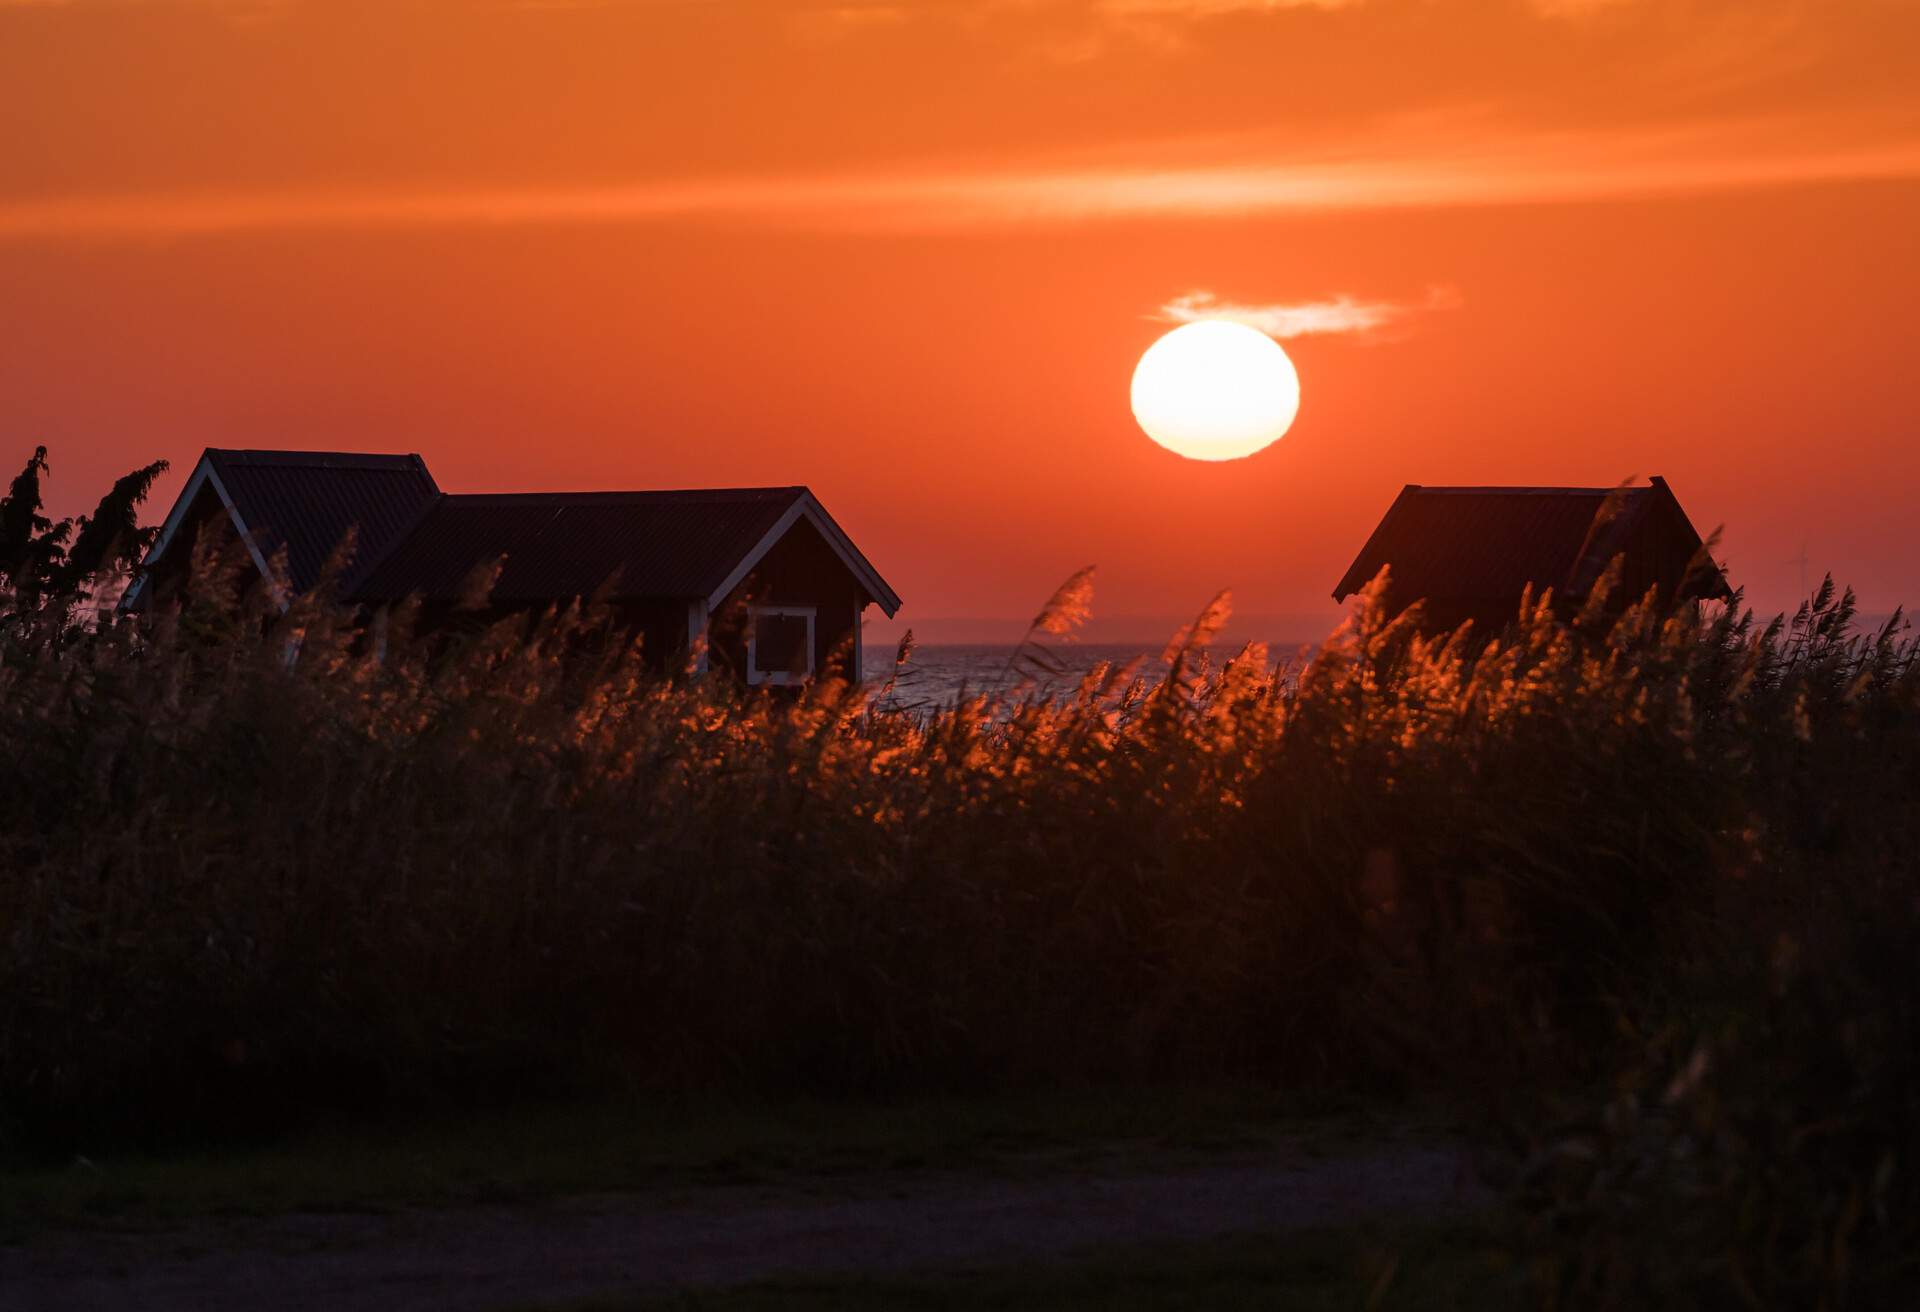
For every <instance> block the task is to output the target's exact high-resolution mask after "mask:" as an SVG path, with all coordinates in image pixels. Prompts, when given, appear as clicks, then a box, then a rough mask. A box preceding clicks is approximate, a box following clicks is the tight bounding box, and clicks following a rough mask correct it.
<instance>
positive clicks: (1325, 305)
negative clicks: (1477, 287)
mask: <svg viewBox="0 0 1920 1312" xmlns="http://www.w3.org/2000/svg"><path fill="white" fill-rule="evenodd" d="M1460 305H1461V298H1460V293H1459V292H1458V291H1456V290H1455V289H1453V288H1451V287H1432V288H1429V289H1428V291H1427V294H1426V296H1425V298H1423V299H1421V300H1418V301H1363V300H1361V299H1360V298H1359V297H1357V296H1349V295H1346V294H1344V293H1342V294H1341V295H1339V296H1334V297H1330V298H1329V299H1327V300H1323V301H1292V302H1284V303H1280V304H1269V305H1243V304H1238V303H1236V302H1233V301H1223V300H1221V299H1220V298H1219V297H1217V296H1215V295H1214V294H1213V293H1212V292H1209V291H1192V292H1188V293H1187V294H1186V295H1184V296H1176V297H1174V298H1173V299H1172V300H1170V301H1168V302H1167V303H1166V304H1165V305H1163V306H1161V307H1160V310H1159V312H1158V313H1157V314H1155V315H1154V316H1153V317H1154V318H1155V319H1157V320H1159V321H1160V322H1162V323H1199V322H1200V321H1201V320H1204V319H1231V320H1233V321H1235V322H1236V323H1244V324H1246V325H1247V326H1249V327H1252V328H1258V329H1259V330H1260V331H1261V332H1263V333H1265V334H1266V335H1267V336H1269V337H1274V338H1278V339H1280V340H1281V341H1286V340H1288V339H1290V338H1294V337H1319V336H1325V335H1329V334H1335V333H1352V334H1359V335H1364V336H1372V335H1375V334H1378V333H1380V332H1382V331H1383V330H1385V329H1388V328H1393V327H1397V326H1400V325H1403V324H1404V323H1405V322H1406V321H1407V320H1408V319H1411V318H1412V317H1414V316H1415V315H1419V314H1428V313H1431V312H1433V311H1435V310H1457V309H1459V308H1460Z"/></svg>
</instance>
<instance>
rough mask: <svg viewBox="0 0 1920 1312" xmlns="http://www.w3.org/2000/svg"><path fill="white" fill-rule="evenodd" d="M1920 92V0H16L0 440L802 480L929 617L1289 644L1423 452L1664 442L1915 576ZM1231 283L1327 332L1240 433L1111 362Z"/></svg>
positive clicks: (69, 477)
mask: <svg viewBox="0 0 1920 1312" xmlns="http://www.w3.org/2000/svg"><path fill="white" fill-rule="evenodd" d="M1916 87H1920V4H1916V3H1913V2H1912V0H1505V2H1502V0H951V2H946V0H920V2H919V3H898V4H884V3H861V2H859V0H838V2H837V3H820V4H815V3H811V2H810V0H777V2H776V0H517V2H516V0H311V2H304V3H303V2H302V0H0V136H3V138H4V140H6V142H7V143H8V144H7V146H6V149H5V150H4V152H0V424H3V425H4V431H5V433H6V434H7V435H8V441H9V442H10V444H11V447H12V448H14V454H12V455H6V456H5V460H6V463H7V464H8V466H9V467H10V466H11V465H13V464H14V463H16V462H17V461H18V460H19V459H22V458H24V456H25V454H26V452H27V450H29V449H30V448H31V446H32V445H33V444H34V443H36V442H45V443H46V444H47V445H48V446H49V447H51V448H52V450H53V457H54V475H55V481H54V487H53V493H54V495H53V500H54V502H55V508H56V509H57V510H59V511H61V512H62V513H71V512H73V511H77V510H83V509H86V508H87V507H88V505H90V503H91V499H92V498H93V497H95V496H97V495H98V492H99V491H100V490H101V489H102V487H103V486H104V484H105V481H106V480H108V479H109V478H111V477H112V476H114V475H116V474H118V473H121V472H124V470H125V469H126V468H128V467H130V466H131V465H133V464H135V463H139V462H143V461H145V460H148V459H151V458H153V457H154V456H156V455H164V456H167V457H169V458H171V459H173V460H174V461H175V462H176V466H177V468H176V478H175V479H174V480H172V481H169V482H168V483H167V484H165V485H164V486H163V487H162V488H161V489H160V490H159V492H158V494H157V496H156V500H157V501H158V502H159V505H160V508H161V509H164V504H165V502H166V501H167V500H170V498H171V495H172V493H173V491H174V489H175V488H176V487H177V484H178V478H177V475H178V474H179V473H183V472H184V467H185V466H186V465H187V464H188V463H190V461H191V459H192V457H193V456H194V455H195V454H196V453H197V452H198V450H199V448H200V447H202V446H204V445H209V444H217V445H230V446H249V445H251V446H338V447H344V448H353V449H362V450H410V449H411V450H419V451H421V452H423V453H424V454H425V455H426V456H427V458H428V459H429V461H430V462H431V464H432V466H433V469H434V471H435V473H436V475H437V476H438V477H439V479H440V481H441V483H442V485H443V486H445V487H447V488H448V489H449V490H454V491H477V490H489V489H502V488H567V487H648V486H683V485H698V484H739V483H793V482H804V483H808V484H810V485H812V486H813V487H814V489H815V490H816V491H817V492H818V493H819V494H820V495H821V497H822V499H823V500H824V501H825V503H826V504H827V506H828V507H829V508H830V509H831V510H832V511H833V513H834V514H835V515H836V517H838V518H839V519H840V520H841V522H842V523H843V524H844V525H845V526H846V527H847V528H848V529H849V530H850V531H851V532H852V533H853V535H854V536H855V538H856V540H858V541H859V542H860V544H861V545H862V547H863V548H865V550H866V551H867V552H868V554H869V555H870V556H871V557H872V558H873V559H874V561H875V563H876V564H877V565H878V566H879V568H880V569H881V571H882V572H883V573H884V574H886V575H887V577H888V578H889V580H890V581H891V582H892V583H893V584H894V586H895V587H896V588H897V589H898V590H899V591H900V592H901V594H902V595H903V596H905V597H906V599H907V603H908V608H907V610H906V611H904V612H903V614H902V619H903V620H905V621H909V622H919V623H923V624H924V623H926V622H928V621H932V620H937V619H939V618H941V617H976V618H994V617H1019V616H1025V615H1028V614H1030V613H1031V612H1032V610H1033V608H1034V607H1035V606H1036V605H1037V604H1038V602H1039V601H1040V600H1042V599H1043V598H1044V597H1045V596H1046V594H1047V592H1048V591H1049V590H1050V589H1051V588H1052V586H1053V585H1054V584H1055V583H1056V582H1058V581H1059V580H1060V579H1061V578H1062V577H1064V576H1065V575H1066V574H1068V573H1069V572H1071V571H1072V570H1073V569H1074V568H1076V567H1078V566H1080V565H1083V564H1086V563H1089V562H1097V563H1098V564H1099V565H1100V566H1101V574H1100V580H1099V590H1098V596H1097V610H1098V611H1099V612H1100V613H1101V614H1102V615H1103V616H1107V617H1109V619H1110V621H1111V623H1110V625H1109V627H1108V630H1107V631H1108V632H1109V633H1110V634H1117V633H1119V632H1120V631H1122V630H1124V629H1126V628H1128V627H1129V626H1132V627H1134V628H1138V629H1140V630H1142V631H1146V632H1152V631H1156V626H1159V625H1161V624H1162V623H1163V622H1165V621H1166V620H1167V618H1168V617H1174V616H1178V615H1181V614H1184V613H1190V612H1192V611H1193V610H1196V609H1197V608H1198V607H1199V606H1200V605H1201V604H1202V603H1204V602H1205V600H1206V599H1207V598H1208V597H1209V596H1211V595H1212V593H1213V592H1214V591H1215V590H1216V589H1218V588H1220V587H1222V586H1230V587H1232V588H1233V589H1234V592H1235V597H1236V603H1237V606H1238V609H1239V611H1240V613H1241V614H1242V616H1243V617H1244V618H1243V626H1244V627H1245V629H1246V631H1247V632H1248V634H1249V636H1264V637H1269V638H1274V639H1292V638H1300V637H1314V636H1318V633H1319V632H1320V631H1321V630H1322V629H1323V628H1324V627H1325V625H1326V623H1327V622H1328V621H1329V620H1330V619H1331V618H1332V617H1334V616H1335V615H1336V614H1337V611H1336V608H1334V607H1333V605H1332V603H1331V602H1330V601H1329V600H1328V598H1327V592H1328V590H1329V589H1330V588H1331V586H1332V584H1333V582H1334V580H1335V579H1337V578H1338V576H1339V575H1340V573H1341V572H1342V571H1343V570H1344V568H1345V566H1346V564H1347V563H1348V561H1349V560H1350V559H1351V558H1352V556H1353V554H1354V552H1355V550H1356V549H1357V547H1358V545H1359V544H1360V542H1361V541H1362V540H1363V539H1364V538H1365V536H1366V534H1367V533H1368V531H1369V530H1370V529H1371V528H1372V526H1373V524H1374V522H1375V521H1376V520H1377V519H1378V517H1379V515H1380V513H1381V512H1382V511H1383V510H1384V509H1385V507H1386V505H1387V503H1388V502H1389V501H1390V500H1391V499H1392V497H1393V495H1394V493H1395V491H1397V489H1398V488H1399V487H1400V485H1401V484H1403V483H1406V482H1423V483H1448V482H1463V483H1504V482H1514V483H1520V482H1553V483H1575V484H1606V483H1612V482H1615V481H1617V480H1619V479H1621V478H1623V477H1626V476H1628V475H1631V474H1641V475H1645V474H1650V473H1660V474H1664V475H1666V476H1667V478H1668V479H1669V480H1670V481H1671V483H1672V484H1673V486H1674V488H1675V490H1676V491H1677V492H1678V493H1679V495H1680V497H1681V499H1682V501H1683V503H1684V504H1685V505H1686V506H1687V508H1688V510H1689V511H1690V512H1691V514H1692V515H1693V517H1694V520H1695V522H1696V524H1697V525H1698V526H1699V527H1700V528H1702V529H1703V530H1705V529H1708V528H1711V527H1712V526H1714V525H1715V524H1724V525H1725V526H1726V537H1725V542H1724V554H1725V555H1726V556H1727V557H1728V559H1729V561H1730V565H1731V569H1732V573H1733V576H1734V579H1735V581H1736V582H1740V583H1744V584H1746V585H1747V587H1748V589H1749V593H1750V595H1751V597H1752V598H1753V600H1754V601H1756V602H1757V603H1759V604H1761V605H1762V606H1766V607H1774V608H1777V607H1782V606H1787V605H1789V604H1791V599H1792V597H1793V595H1794V593H1795V591H1796V590H1797V588H1798V586H1799V581H1800V568H1799V566H1798V565H1797V564H1794V563H1792V562H1793V559H1794V558H1795V557H1796V556H1798V555H1799V553H1800V550H1801V548H1802V546H1803V544H1804V546H1805V548H1806V550H1807V552H1808V554H1809V557H1810V558H1811V560H1812V561H1813V568H1814V572H1815V573H1816V575H1817V573H1818V571H1819V570H1820V569H1821V568H1831V569H1832V570H1833V571H1834V572H1835V573H1836V575H1838V576H1840V577H1842V578H1843V579H1847V580H1851V581H1853V582H1854V583H1855V584H1856V585H1857V586H1858V588H1859V589H1860V591H1861V593H1862V596H1863V599H1864V601H1865V603H1866V605H1867V606H1868V607H1869V608H1874V609H1887V608H1890V607H1891V606H1892V605H1893V604H1895V603H1897V602H1901V601H1906V600H1917V599H1920V586H1916V583H1917V582H1920V535H1916V534H1915V532H1914V529H1913V522H1914V513H1915V512H1914V509H1913V507H1914V504H1915V499H1916V492H1917V491H1920V367H1916V365H1915V363H1914V350H1915V345H1914V344H1915V343H1916V342H1920V239H1916V236H1915V234H1916V233H1920V90H1916V89H1915V88H1916ZM1196 294H1210V295H1211V296H1213V297H1214V298H1216V299H1217V301H1219V302H1226V303H1231V304H1234V305H1241V306H1249V307H1266V308H1269V309H1271V310H1274V311H1275V312H1276V314H1275V318H1276V321H1277V322H1279V323H1282V324H1286V325H1291V326H1292V327H1295V328H1298V327H1300V326H1303V325H1304V326H1307V327H1316V328H1323V329H1333V330H1335V331H1321V332H1315V333H1311V334H1309V335H1305V336H1297V337H1294V338H1292V339H1290V340H1289V341H1288V342H1287V347H1288V350H1289V352H1290V353H1291V354H1292V355H1293V357H1294V359H1295V361H1296V362H1297V364H1298V366H1299V370H1300V374H1301V378H1302V389H1303V397H1304V399H1303V404H1302V409H1301V416H1300V421H1299V423H1298V424H1297V425H1296V426H1295V428H1294V430H1293V431H1292V433H1291V434H1289V436H1288V437H1287V438H1286V439H1285V440H1283V441H1282V442H1281V443H1279V444H1278V445H1277V446H1275V447H1273V448H1271V449H1269V450H1268V451H1266V452H1264V453H1262V454H1260V455H1258V456H1255V457H1253V458H1251V459H1249V460H1246V461H1239V462H1232V463H1228V464H1223V465H1209V464H1200V463H1193V462H1188V461H1183V460H1181V459H1180V458H1178V457H1176V456H1173V455H1171V454H1169V453H1167V452H1165V451H1162V450H1161V449H1159V448H1158V447H1156V446H1154V445H1153V444H1152V443H1151V442H1149V441H1148V440H1147V439H1146V438H1145V437H1144V436H1143V435H1141V434H1140V432H1139V431H1138V429H1137V428H1135V426H1134V425H1133V422H1132V419H1131V417H1130V415H1129V414H1128V411H1127V383H1128V378H1129V376H1130V374H1131V371H1132V368H1133V364H1134V362H1135V360H1136V359H1137V358H1138V356H1139V354H1140V352H1141V351H1142V350H1144V349H1145V347H1146V346H1147V345H1148V344H1149V343H1151V342H1152V341H1153V339H1154V338H1155V336H1156V335H1157V334H1159V333H1160V332H1162V331H1165V329H1166V327H1167V324H1166V322H1164V321H1163V320H1164V319H1165V318H1166V312H1167V307H1169V306H1170V305H1171V304H1172V303H1174V302H1176V301H1177V300H1178V299H1179V298H1182V297H1191V296H1194V295H1196ZM1315 306H1318V307H1321V308H1320V309H1318V310H1315V309H1312V308H1308V309H1306V310H1304V311H1303V310H1302V309H1301V307H1315ZM1328 306H1332V307H1334V308H1333V309H1332V310H1329V309H1327V308H1326V307H1328ZM0 454H4V452H0ZM1114 626H1117V627H1114ZM930 628H931V631H932V632H935V633H936V634H939V635H941V636H955V635H957V634H961V633H963V632H964V630H961V629H955V628H951V627H947V628H943V627H942V626H940V625H937V624H934V625H931V626H930ZM978 631H979V632H981V633H985V632H986V630H984V629H982V630H978ZM1129 636H1131V635H1129Z"/></svg>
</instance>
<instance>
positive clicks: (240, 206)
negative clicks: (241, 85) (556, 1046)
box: [0, 125, 1920, 242]
mask: <svg viewBox="0 0 1920 1312" xmlns="http://www.w3.org/2000/svg"><path fill="white" fill-rule="evenodd" d="M1765 137H1766V132H1765V131H1764V125H1761V130H1757V131H1751V132H1749V133H1748V134H1747V136H1746V137H1744V138H1742V139H1739V140H1728V139H1726V137H1725V134H1723V133H1715V132H1713V131H1711V130H1700V131H1695V132H1692V133H1672V132H1669V133H1661V134H1649V135H1646V136H1643V137H1611V138H1595V137H1580V136H1574V135H1567V134H1561V135H1539V136H1532V137H1525V138H1519V139H1515V140H1512V141H1509V142H1507V143H1505V144H1502V145H1498V146H1488V147H1485V148H1482V149H1479V150H1453V151H1447V150H1444V149H1433V148H1431V147H1429V148H1425V149H1419V148H1416V149H1411V150H1402V151H1399V152H1392V151H1389V152H1383V153H1382V154H1380V155H1377V156H1374V157H1369V158H1350V159H1344V160H1342V159H1326V158H1321V159H1316V160H1301V161H1298V162H1294V163H1276V164H1269V163H1247V162H1233V161H1220V162H1211V163H1197V164H1191V165H1175V164H1167V165H1161V166H1151V167H1148V166H1126V165H1116V164H1104V165H1100V166H1086V167H1071V166H1064V167H1063V166H1056V167H1039V166H1036V167H1032V168H1029V169H1025V170H1006V169H988V168H981V169H977V170H970V169H954V170H946V171H938V172H933V171H924V172H892V173H866V174H845V175H816V176H795V177H787V178H758V179H755V178H742V179H712V180H704V181H661V182H644V183H636V184H633V185H624V186H622V185H616V186H581V187H527V188H498V189H474V190H439V191H406V190H399V189H383V190H365V191H327V192H276V193H267V192H260V193H228V194H195V195H182V194H174V195H164V194H163V195H137V196H117V197H116V196H101V197H86V196H76V197H66V198H49V199H34V200H13V201H4V202H0V241H14V242H19V241H36V240H62V239H95V240H125V239H129V238H132V239H140V238H167V237H188V236H201V235H212V234H219V233H230V232H246V231H256V230H299V229H313V230H330V229H340V230H369V229H372V230H379V229H413V228H442V227H488V226H528V225H548V224H609V223H647V222H661V221H671V220H678V219H701V220H708V221H720V220H735V221H739V222H743V223H750V224H763V225H776V226H785V227H799V228H810V229H822V230H828V231H843V232H899V231H953V230H967V229H979V228H995V227H1020V226H1029V225H1050V224H1062V223H1089V222H1097V221H1103V220H1106V221H1111V220H1151V219H1167V218H1183V219H1204V218H1227V219H1230V218H1241V217H1248V216H1254V215H1262V214H1285V213H1310V212H1324V211H1332V210H1363V209H1392V208H1416V207H1458V206H1476V205H1514V204H1549V203H1566V202H1578V201H1596V200H1608V199H1616V198H1628V197H1643V196H1660V195H1685V194H1693V193H1701V192H1714V191H1725V190H1738V189H1747V188H1758V187H1770V186H1783V185H1795V184H1807V183H1817V182H1838V181H1859V180H1870V179H1901V178H1915V177H1920V139H1915V140H1912V141H1898V142H1895V143H1894V144H1890V145H1883V146H1877V147H1853V148H1829V149H1820V148H1815V147H1811V146H1809V147H1805V148H1801V149H1798V150H1782V149H1777V148H1774V147H1772V146H1771V145H1770V144H1769V143H1767V142H1766V141H1765ZM1755 139H1758V141H1759V144H1757V145H1754V144H1751V143H1752V142H1753V141H1754V140H1755ZM1243 153H1244V152H1243Z"/></svg>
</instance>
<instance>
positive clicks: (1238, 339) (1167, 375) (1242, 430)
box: [1133, 319, 1300, 460]
mask: <svg viewBox="0 0 1920 1312" xmlns="http://www.w3.org/2000/svg"><path fill="white" fill-rule="evenodd" d="M1299 411H1300V375H1299V374H1298V373H1296V372H1295V371H1294V368H1293V361H1291V360H1289V359H1288V358H1287V353H1286V352H1285V351H1283V350H1281V349H1280V343H1278V342H1276V341H1274V340H1273V338H1271V337H1269V336H1267V335H1266V334H1265V333H1263V332H1261V331H1260V330H1259V329H1257V328H1250V327H1248V326H1247V325H1246V324H1243V323H1235V322H1234V321H1233V320H1231V319H1204V320H1202V321H1200V322H1199V323H1189V324H1182V325H1181V326H1180V327H1178V328H1175V329H1174V330H1173V331H1172V332H1170V333H1168V334H1167V335H1166V336H1164V337H1162V338H1161V339H1160V340H1159V341H1157V342H1155V343H1154V344H1153V345H1152V346H1149V347H1148V348H1147V351H1146V354H1145V355H1142V356H1141V357H1140V363H1139V365H1138V366H1136V367H1135V368H1134V371H1133V417H1134V418H1135V419H1137V420H1139V422H1140V427H1141V428H1142V429H1144V430H1146V434H1147V436H1148V437H1150V438H1152V439H1153V440H1154V441H1156V442H1158V443H1159V444H1160V445H1161V446H1163V447H1165V448H1167V450H1169V451H1172V452H1174V453H1175V454H1177V455H1183V456H1186V457H1187V458H1188V459H1190V460H1239V459H1241V458H1242V457H1243V456H1250V455H1252V454H1253V453H1254V452H1256V451H1259V450H1262V449H1264V448H1266V447H1268V446H1271V445H1273V443H1275V442H1277V441H1279V440H1280V438H1281V437H1283V436H1285V434H1286V431H1287V430H1288V429H1289V428H1291V427H1292V426H1293V419H1294V416H1295V415H1296V414H1298V413H1299Z"/></svg>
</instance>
